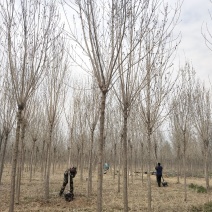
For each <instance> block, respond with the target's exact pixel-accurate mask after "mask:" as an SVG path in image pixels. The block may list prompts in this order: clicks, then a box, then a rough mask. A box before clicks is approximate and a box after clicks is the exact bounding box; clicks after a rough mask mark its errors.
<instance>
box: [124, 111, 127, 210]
mask: <svg viewBox="0 0 212 212" xmlns="http://www.w3.org/2000/svg"><path fill="white" fill-rule="evenodd" d="M127 159H128V158H127V108H125V109H124V125H123V204H124V212H127V211H128V192H127V189H128V188H127V187H128V186H127V181H128V171H127Z"/></svg>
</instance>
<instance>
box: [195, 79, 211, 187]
mask: <svg viewBox="0 0 212 212" xmlns="http://www.w3.org/2000/svg"><path fill="white" fill-rule="evenodd" d="M192 97H193V103H192V117H193V119H194V127H195V129H196V131H197V134H198V137H199V138H200V146H201V150H202V154H203V159H204V175H205V185H206V189H207V191H209V150H210V148H209V147H210V143H211V135H212V134H211V133H212V131H211V126H212V117H211V92H210V89H207V88H206V87H205V86H204V85H202V84H201V83H200V82H199V83H197V85H196V88H195V91H194V93H193V96H192Z"/></svg>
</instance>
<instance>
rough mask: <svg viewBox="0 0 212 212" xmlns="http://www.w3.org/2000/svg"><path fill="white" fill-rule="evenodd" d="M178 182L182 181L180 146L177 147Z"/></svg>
mask: <svg viewBox="0 0 212 212" xmlns="http://www.w3.org/2000/svg"><path fill="white" fill-rule="evenodd" d="M177 183H180V147H179V146H178V147H177Z"/></svg>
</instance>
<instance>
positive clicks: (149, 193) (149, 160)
mask: <svg viewBox="0 0 212 212" xmlns="http://www.w3.org/2000/svg"><path fill="white" fill-rule="evenodd" d="M147 145H148V150H147V161H148V162H147V164H148V165H147V184H148V194H147V197H148V211H149V212H150V211H152V206H151V205H152V191H151V176H150V172H151V129H149V130H148V135H147Z"/></svg>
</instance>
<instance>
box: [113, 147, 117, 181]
mask: <svg viewBox="0 0 212 212" xmlns="http://www.w3.org/2000/svg"><path fill="white" fill-rule="evenodd" d="M115 177H116V143H115V144H114V158H113V179H115Z"/></svg>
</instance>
